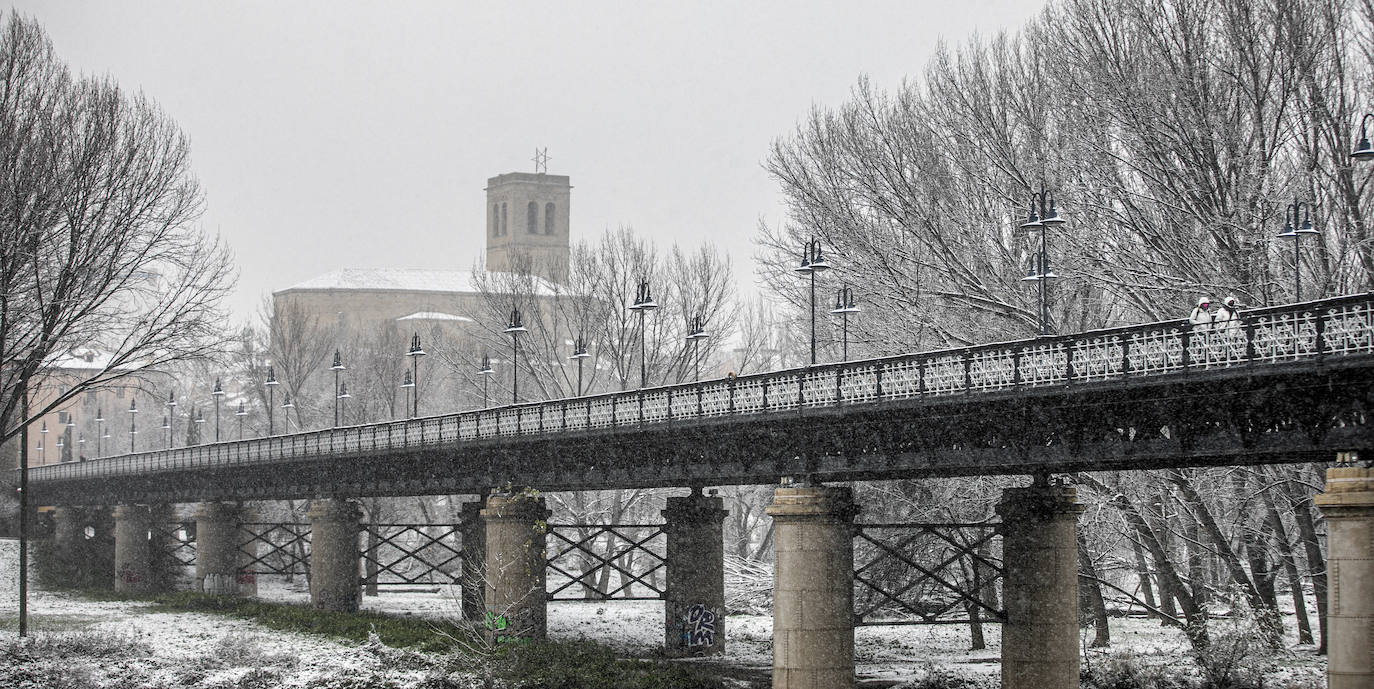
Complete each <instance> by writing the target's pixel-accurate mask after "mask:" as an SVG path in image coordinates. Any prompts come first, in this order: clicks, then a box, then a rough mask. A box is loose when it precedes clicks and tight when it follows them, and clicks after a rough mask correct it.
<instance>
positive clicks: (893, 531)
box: [854, 523, 1006, 625]
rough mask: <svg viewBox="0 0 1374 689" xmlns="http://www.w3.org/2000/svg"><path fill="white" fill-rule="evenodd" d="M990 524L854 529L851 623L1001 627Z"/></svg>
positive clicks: (997, 560)
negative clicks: (973, 623) (975, 619)
mask: <svg viewBox="0 0 1374 689" xmlns="http://www.w3.org/2000/svg"><path fill="white" fill-rule="evenodd" d="M1000 546H1001V543H1000V541H999V540H998V539H997V525H996V524H987V523H984V524H921V523H910V524H855V525H854V564H855V567H854V623H855V624H858V625H885V624H955V623H966V622H968V621H969V620H970V619H971V617H972V616H973V615H977V616H978V617H979V618H980V619H982V621H984V622H1002V621H1004V620H1005V619H1006V614H1005V612H1003V610H1002V608H1001V606H999V605H998V595H997V591H998V588H999V586H998V584H999V583H1000V582H1001V579H1002V576H1003V566H1002V560H1001V547H1000Z"/></svg>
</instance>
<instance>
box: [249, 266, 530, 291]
mask: <svg viewBox="0 0 1374 689" xmlns="http://www.w3.org/2000/svg"><path fill="white" fill-rule="evenodd" d="M487 275H489V276H492V277H495V276H497V275H498V273H487ZM536 279H537V280H538V278H536ZM493 282H494V284H493V286H497V285H499V284H500V281H499V280H496V281H493ZM538 283H539V284H538V288H537V290H536V291H537V292H538V293H539V294H552V293H553V292H554V288H553V286H552V285H551V284H549V283H548V282H546V281H544V280H538ZM295 290H360V291H397V292H446V293H449V294H453V293H468V294H474V293H476V292H478V291H479V290H478V289H477V280H476V279H475V276H474V273H473V272H472V271H468V270H420V269H410V268H342V269H340V270H335V271H332V272H328V273H325V274H324V275H320V276H318V277H313V278H311V279H309V280H306V281H305V282H302V283H298V284H295V285H292V286H290V287H287V288H286V289H282V290H277V291H276V292H275V294H281V293H282V292H291V291H295Z"/></svg>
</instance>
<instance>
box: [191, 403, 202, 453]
mask: <svg viewBox="0 0 1374 689" xmlns="http://www.w3.org/2000/svg"><path fill="white" fill-rule="evenodd" d="M191 414H192V417H191V421H192V423H195V424H196V444H197V445H200V444H202V443H203V442H204V441H202V440H201V439H200V424H203V423H205V417H204V416H202V415H201V413H200V409H198V408H196V407H191Z"/></svg>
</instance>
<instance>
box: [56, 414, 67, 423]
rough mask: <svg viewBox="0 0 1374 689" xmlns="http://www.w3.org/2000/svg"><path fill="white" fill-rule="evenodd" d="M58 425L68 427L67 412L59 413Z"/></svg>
mask: <svg viewBox="0 0 1374 689" xmlns="http://www.w3.org/2000/svg"><path fill="white" fill-rule="evenodd" d="M57 423H59V424H62V425H63V426H65V425H67V412H64V411H59V412H57Z"/></svg>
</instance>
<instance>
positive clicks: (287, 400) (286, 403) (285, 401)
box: [281, 392, 296, 434]
mask: <svg viewBox="0 0 1374 689" xmlns="http://www.w3.org/2000/svg"><path fill="white" fill-rule="evenodd" d="M295 407H296V405H294V404H292V403H291V393H289V392H288V393H286V396H285V397H283V398H282V401H281V408H282V409H294V408H295ZM282 414H284V415H285V416H286V432H287V434H290V433H291V412H289V411H285V412H282Z"/></svg>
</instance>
